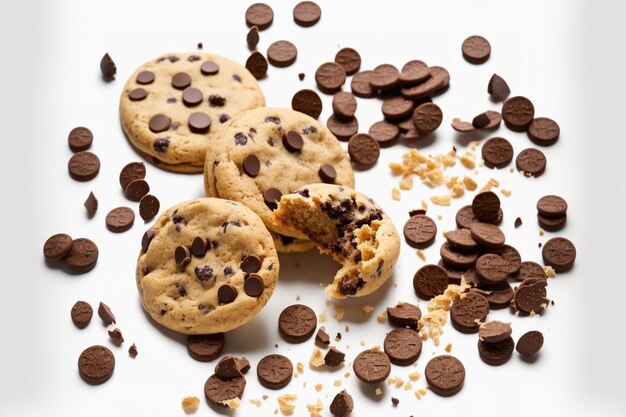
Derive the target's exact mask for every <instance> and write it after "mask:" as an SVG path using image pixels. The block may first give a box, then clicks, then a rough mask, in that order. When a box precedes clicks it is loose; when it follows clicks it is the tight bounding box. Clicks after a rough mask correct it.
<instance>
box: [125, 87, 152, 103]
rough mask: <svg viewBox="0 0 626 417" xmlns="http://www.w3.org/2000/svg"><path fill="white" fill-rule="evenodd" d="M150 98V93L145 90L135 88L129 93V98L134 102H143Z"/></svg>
mask: <svg viewBox="0 0 626 417" xmlns="http://www.w3.org/2000/svg"><path fill="white" fill-rule="evenodd" d="M146 97H148V92H147V91H146V90H144V89H143V88H135V89H133V90H131V91H130V92H129V93H128V98H129V99H131V100H132V101H141V100H143V99H144V98H146Z"/></svg>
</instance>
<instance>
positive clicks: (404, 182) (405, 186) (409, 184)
mask: <svg viewBox="0 0 626 417" xmlns="http://www.w3.org/2000/svg"><path fill="white" fill-rule="evenodd" d="M399 187H400V189H401V190H411V189H413V177H412V176H411V174H408V175H407V174H404V175H403V176H402V179H401V180H400V184H399Z"/></svg>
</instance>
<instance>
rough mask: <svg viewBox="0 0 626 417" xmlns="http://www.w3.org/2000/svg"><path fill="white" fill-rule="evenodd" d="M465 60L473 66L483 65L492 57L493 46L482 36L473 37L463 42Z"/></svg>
mask: <svg viewBox="0 0 626 417" xmlns="http://www.w3.org/2000/svg"><path fill="white" fill-rule="evenodd" d="M461 52H462V53H463V58H465V60H466V61H467V62H469V63H471V64H482V63H483V62H485V61H487V60H488V59H489V55H491V44H490V43H489V41H488V40H487V39H485V38H483V37H482V36H478V35H473V36H470V37H468V38H467V39H465V40H464V41H463V44H462V45H461Z"/></svg>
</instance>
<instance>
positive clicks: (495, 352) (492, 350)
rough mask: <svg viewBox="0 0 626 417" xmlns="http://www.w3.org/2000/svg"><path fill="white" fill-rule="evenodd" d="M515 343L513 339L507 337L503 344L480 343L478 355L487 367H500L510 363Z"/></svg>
mask: <svg viewBox="0 0 626 417" xmlns="http://www.w3.org/2000/svg"><path fill="white" fill-rule="evenodd" d="M514 347H515V342H514V341H513V338H512V337H510V336H509V337H507V338H506V339H504V340H503V341H501V342H496V343H487V342H485V341H482V340H479V341H478V354H479V356H480V359H482V360H483V362H485V363H486V364H487V365H492V366H498V365H502V364H504V363H506V362H508V360H509V359H511V356H512V355H513V348H514Z"/></svg>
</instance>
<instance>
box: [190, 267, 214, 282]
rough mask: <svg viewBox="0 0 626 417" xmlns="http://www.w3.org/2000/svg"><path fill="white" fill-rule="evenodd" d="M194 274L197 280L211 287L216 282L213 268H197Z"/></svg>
mask: <svg viewBox="0 0 626 417" xmlns="http://www.w3.org/2000/svg"><path fill="white" fill-rule="evenodd" d="M194 274H195V275H196V279H197V280H198V281H200V282H207V283H209V284H211V285H212V284H213V283H214V282H215V275H213V268H211V267H210V266H209V265H204V266H197V267H195V268H194Z"/></svg>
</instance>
